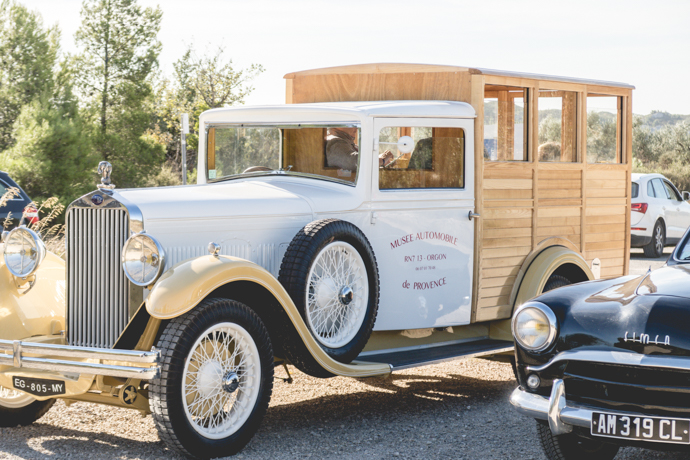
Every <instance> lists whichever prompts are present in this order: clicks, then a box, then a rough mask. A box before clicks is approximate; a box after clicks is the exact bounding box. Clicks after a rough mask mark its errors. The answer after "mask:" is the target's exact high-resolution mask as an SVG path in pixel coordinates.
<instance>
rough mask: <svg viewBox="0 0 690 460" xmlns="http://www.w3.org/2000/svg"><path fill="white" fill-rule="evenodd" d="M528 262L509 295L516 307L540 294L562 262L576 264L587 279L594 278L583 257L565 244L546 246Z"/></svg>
mask: <svg viewBox="0 0 690 460" xmlns="http://www.w3.org/2000/svg"><path fill="white" fill-rule="evenodd" d="M528 263H529V265H528V266H527V269H526V270H525V271H522V270H521V273H522V274H523V276H522V278H520V277H519V276H518V280H517V282H516V283H515V287H514V288H513V295H511V298H513V299H515V300H514V302H513V305H514V306H516V307H517V306H519V305H522V304H523V303H525V302H526V301H528V300H529V299H531V298H532V297H536V296H538V295H539V294H541V293H542V291H543V290H544V286H545V285H546V282H547V281H548V279H549V277H550V276H551V275H552V274H553V272H555V271H556V270H557V269H558V268H559V267H560V266H562V265H564V264H574V265H577V266H578V267H579V268H580V269H581V270H582V271H583V273H584V274H585V275H586V276H587V278H588V279H589V280H593V279H594V275H593V274H592V270H591V269H590V268H589V265H587V262H586V261H585V259H584V258H583V257H582V256H581V255H580V254H578V253H577V252H575V251H573V250H572V249H570V248H567V247H565V246H551V247H548V248H546V249H544V250H542V251H541V252H539V253H538V254H537V255H536V257H534V258H533V260H532V261H531V262H529V259H528ZM517 286H519V287H517Z"/></svg>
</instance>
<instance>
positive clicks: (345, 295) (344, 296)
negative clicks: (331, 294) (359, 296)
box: [338, 286, 355, 305]
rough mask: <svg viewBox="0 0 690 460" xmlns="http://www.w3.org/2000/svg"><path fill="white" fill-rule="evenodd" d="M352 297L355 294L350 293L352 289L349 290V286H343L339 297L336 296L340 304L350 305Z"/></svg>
mask: <svg viewBox="0 0 690 460" xmlns="http://www.w3.org/2000/svg"><path fill="white" fill-rule="evenodd" d="M354 296H355V293H354V292H353V291H352V288H350V286H343V288H342V289H341V290H340V295H339V296H338V298H339V299H340V303H341V304H343V305H350V302H352V299H353V298H354Z"/></svg>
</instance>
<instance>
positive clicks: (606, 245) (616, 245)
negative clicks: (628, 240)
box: [587, 240, 625, 251]
mask: <svg viewBox="0 0 690 460" xmlns="http://www.w3.org/2000/svg"><path fill="white" fill-rule="evenodd" d="M624 247H625V241H623V240H619V241H603V242H601V243H587V250H588V251H596V250H597V249H623V248H624Z"/></svg>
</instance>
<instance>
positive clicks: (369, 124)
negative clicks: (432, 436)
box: [0, 64, 632, 458]
mask: <svg viewBox="0 0 690 460" xmlns="http://www.w3.org/2000/svg"><path fill="white" fill-rule="evenodd" d="M286 79H287V102H288V104H286V105H279V106H272V107H239V108H227V109H215V110H210V111H207V112H205V113H203V114H202V115H201V118H200V126H201V128H202V129H201V133H200V141H199V160H198V171H199V174H198V184H197V185H193V186H181V187H164V188H158V189H130V190H125V189H123V190H118V189H116V188H115V187H114V185H113V184H111V183H110V178H109V176H110V171H111V168H112V166H111V165H109V164H108V163H105V162H103V163H102V164H101V165H100V166H99V172H100V173H101V174H102V175H103V179H102V183H101V184H100V185H99V188H98V190H96V191H94V192H92V193H89V194H87V195H85V196H83V197H81V198H79V199H77V200H76V201H74V202H73V203H72V204H71V205H70V206H69V208H68V210H67V214H66V223H67V233H66V256H65V261H64V262H63V260H62V259H60V258H58V257H57V256H55V255H53V254H51V253H46V251H45V248H44V245H43V243H42V241H41V237H40V235H37V234H36V233H34V232H32V231H31V230H30V229H27V228H25V227H22V228H18V229H15V230H13V231H12V232H10V233H9V234H4V235H3V249H2V251H3V254H4V258H3V262H2V266H1V267H0V292H2V297H1V298H0V425H1V426H14V425H18V424H28V423H31V422H33V421H35V420H36V419H38V418H39V417H41V416H42V415H43V414H44V413H45V412H46V411H47V410H48V409H49V408H50V406H51V405H52V404H53V402H54V401H55V399H57V398H62V399H64V400H66V401H67V402H68V403H70V402H74V401H86V402H93V403H101V404H109V405H114V406H120V407H126V408H132V409H136V410H139V411H141V412H142V413H145V414H147V413H152V414H153V417H154V420H155V423H156V426H157V428H158V430H159V433H160V436H161V438H162V439H163V440H164V441H166V442H167V443H168V445H169V446H170V447H171V448H173V449H177V450H179V451H181V452H183V453H185V454H187V455H190V456H193V457H201V458H206V457H217V456H224V455H230V454H233V453H236V452H238V451H239V450H240V449H241V448H242V447H243V446H244V445H245V444H246V443H247V442H248V441H249V440H250V439H251V437H252V435H253V434H254V432H255V431H256V429H257V428H258V426H259V424H260V422H261V419H262V418H263V416H264V414H265V412H266V410H267V407H268V403H269V399H270V396H271V391H272V386H273V379H274V367H275V366H277V365H283V364H292V365H294V366H295V367H297V368H298V369H300V370H302V371H303V372H306V373H308V374H311V375H314V376H318V377H330V376H336V375H337V376H347V377H360V378H361V377H371V376H385V375H388V374H390V373H391V372H392V371H395V370H398V369H404V368H409V367H413V366H420V365H424V364H429V363H434V362H438V361H442V360H446V359H455V358H459V357H472V356H487V357H493V358H494V359H506V360H507V359H510V356H511V355H510V351H511V350H512V349H513V338H512V335H511V332H510V317H511V314H512V313H513V310H514V308H515V307H516V306H517V305H520V304H522V303H523V302H525V301H526V300H528V299H530V298H532V297H534V296H535V295H538V294H541V293H542V292H544V291H547V290H550V289H553V288H555V287H558V286H562V285H564V284H570V283H576V282H580V281H585V280H590V279H593V278H595V277H598V276H601V277H604V278H606V277H614V276H620V275H623V274H626V272H627V266H628V253H629V247H628V245H629V242H630V238H629V228H630V225H629V216H630V166H631V126H632V116H631V113H632V112H631V94H632V87H631V86H628V85H624V84H615V83H606V82H599V81H588V80H579V79H573V78H560V77H546V76H539V75H532V74H516V73H509V72H498V71H488V70H480V69H470V68H462V67H448V66H428V65H397V64H381V65H363V66H351V67H340V68H330V69H321V70H311V71H305V72H298V73H294V74H289V75H287V76H286ZM114 167H117V165H115V166H114ZM286 369H288V368H287V367H286Z"/></svg>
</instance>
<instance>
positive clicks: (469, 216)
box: [467, 211, 481, 220]
mask: <svg viewBox="0 0 690 460" xmlns="http://www.w3.org/2000/svg"><path fill="white" fill-rule="evenodd" d="M478 217H481V215H480V214H477V213H476V212H472V211H470V212H469V214H467V218H468V219H469V220H472V219H476V218H478Z"/></svg>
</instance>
